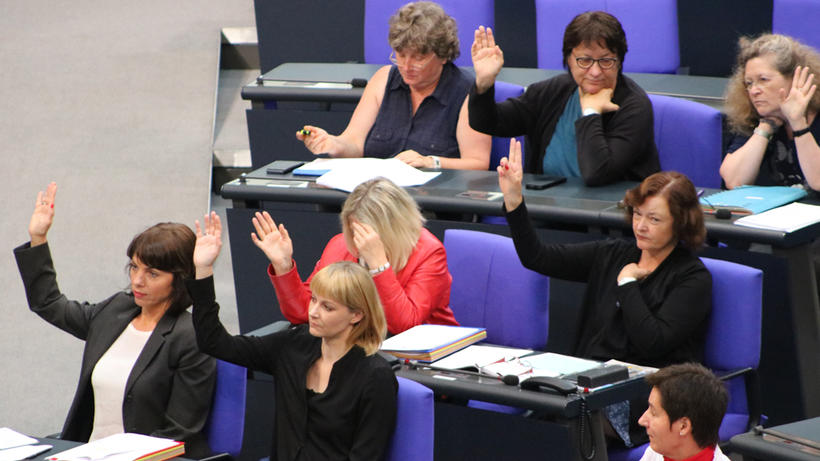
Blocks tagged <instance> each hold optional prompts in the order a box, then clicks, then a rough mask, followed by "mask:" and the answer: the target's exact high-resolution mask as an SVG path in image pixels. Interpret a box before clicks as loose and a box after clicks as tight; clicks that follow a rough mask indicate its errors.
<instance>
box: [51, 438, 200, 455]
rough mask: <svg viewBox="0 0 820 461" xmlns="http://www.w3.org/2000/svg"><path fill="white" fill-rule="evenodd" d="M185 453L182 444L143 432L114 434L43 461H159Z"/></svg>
mask: <svg viewBox="0 0 820 461" xmlns="http://www.w3.org/2000/svg"><path fill="white" fill-rule="evenodd" d="M184 453H185V444H184V443H183V442H177V441H174V440H170V439H163V438H160V437H151V436H148V435H142V434H132V433H124V434H114V435H109V436H108V437H104V438H102V439H98V440H95V441H93V442H88V443H86V444H85V445H80V446H79V447H74V448H72V449H70V450H66V451H62V452H60V453H57V454H55V455H53V456H49V457H48V458H46V461H95V460H103V459H104V460H105V461H161V460H165V459H169V458H175V457H177V456H181V455H183V454H184Z"/></svg>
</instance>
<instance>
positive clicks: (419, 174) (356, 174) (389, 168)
mask: <svg viewBox="0 0 820 461" xmlns="http://www.w3.org/2000/svg"><path fill="white" fill-rule="evenodd" d="M293 174H295V175H308V176H311V175H319V174H321V176H319V177H318V178H317V179H316V184H319V185H321V186H325V187H330V188H333V189H341V190H343V191H346V192H352V191H353V189H355V188H356V186H358V185H359V184H361V183H363V182H365V181H367V180H369V179H373V178H378V177H383V178H387V179H389V180H391V181H393V182H394V183H396V185H397V186H400V187H410V186H420V185H422V184H424V183H426V182H427V181H429V180H431V179H433V178H435V177H436V176H438V175H439V174H441V173H439V172H437V171H432V172H430V171H427V172H425V171H420V170H417V169H416V168H413V167H412V166H410V165H408V164H406V163H404V162H402V161H401V160H398V159H395V158H389V159H380V158H334V159H317V160H314V161H312V162H310V163H308V164H307V165H303V166H301V167H300V168H297V169H295V170H294V171H293Z"/></svg>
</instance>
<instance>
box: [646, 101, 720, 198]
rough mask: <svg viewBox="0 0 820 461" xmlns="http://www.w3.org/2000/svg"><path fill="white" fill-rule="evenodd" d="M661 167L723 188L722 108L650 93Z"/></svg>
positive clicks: (695, 180)
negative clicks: (721, 170) (721, 167)
mask: <svg viewBox="0 0 820 461" xmlns="http://www.w3.org/2000/svg"><path fill="white" fill-rule="evenodd" d="M649 100H650V101H652V112H653V115H654V119H655V144H656V145H657V146H658V156H659V157H660V162H661V170H665V171H670V170H674V171H679V172H681V173H683V174H685V175H686V176H688V177H689V179H690V180H692V183H693V184H694V185H695V186H698V187H711V188H715V189H719V188H720V171H719V170H720V161H721V158H722V155H721V150H722V148H723V147H722V146H723V144H722V140H723V131H722V126H721V119H720V111H718V110H717V109H715V108H713V107H709V106H707V105H705V104H700V103H697V102H694V101H689V100H686V99H681V98H673V97H670V96H659V95H655V94H650V95H649Z"/></svg>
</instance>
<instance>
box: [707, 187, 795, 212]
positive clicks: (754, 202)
mask: <svg viewBox="0 0 820 461" xmlns="http://www.w3.org/2000/svg"><path fill="white" fill-rule="evenodd" d="M806 195H807V193H806V191H805V190H804V189H801V188H799V187H787V186H740V187H736V188H734V189H732V190H725V191H722V192H718V193H715V194H712V195H709V196H707V197H701V199H700V205H701V207H702V208H703V211H704V212H706V213H714V212H715V211H717V209H719V208H726V209H728V210H730V211H731V212H732V213H734V214H754V213H761V212H763V211H766V210H771V209H772V208H777V207H779V206H782V205H785V204H787V203H791V202H794V201H796V200H800V199H801V198H803V197H805V196H806Z"/></svg>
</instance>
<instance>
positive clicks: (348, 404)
mask: <svg viewBox="0 0 820 461" xmlns="http://www.w3.org/2000/svg"><path fill="white" fill-rule="evenodd" d="M186 284H187V286H188V292H189V293H190V294H191V298H193V301H194V310H193V319H194V328H195V330H196V336H197V342H198V344H199V347H200V349H202V351H203V352H205V353H207V354H210V355H213V356H214V357H217V358H219V359H222V360H226V361H228V362H232V363H236V364H238V365H242V366H245V367H248V368H251V369H253V370H259V371H264V372H266V373H270V374H272V375H273V377H274V379H275V381H276V385H275V389H276V391H275V392H276V397H275V399H276V400H275V402H276V415H275V422H274V428H273V447H274V448H273V450H272V451H271V460H272V461H276V460H279V461H284V460H317V461H318V460H328V461H333V460H351V461H353V460H376V459H381V457H382V456H383V454H384V452H385V450H386V448H387V444H388V442H389V441H390V436H391V434H392V433H393V427H394V425H395V420H396V405H397V396H396V393H397V391H398V382H397V381H396V376H395V375H394V374H393V370H392V369H391V368H390V365H389V364H388V363H387V362H386V361H385V360H384V359H383V358H381V357H379V356H378V355H371V356H366V355H365V353H364V350H363V349H362V348H360V347H358V346H353V348H351V349H350V351H349V352H348V353H347V354H346V355H345V356H344V357H342V358H341V359H339V360H338V361H337V362H336V363H335V364H334V365H333V370H332V371H331V373H330V380H329V382H328V386H327V389H326V390H325V392H323V393H321V394H317V395H316V396H315V397H314V398H312V399H311V400H310V402H309V401H308V398H307V387H306V383H307V381H306V379H307V372H308V369H310V367H311V365H313V363H314V362H315V361H316V359H318V358H319V356H320V355H321V344H322V340H321V339H320V338H317V337H314V336H311V335H310V333H309V332H308V325H307V324H303V325H298V326H295V327H293V328H290V329H288V330H285V331H281V332H277V333H273V334H270V335H267V336H262V337H256V336H241V335H240V336H231V335H230V334H228V332H227V331H225V328H224V327H223V326H222V323H220V321H219V315H218V314H219V306H218V305H217V304H216V302H215V301H214V286H213V277H208V278H204V279H201V280H187V281H186Z"/></svg>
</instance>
